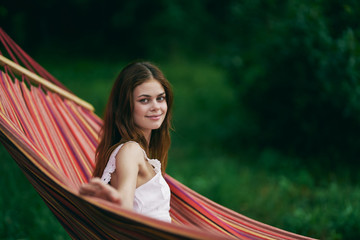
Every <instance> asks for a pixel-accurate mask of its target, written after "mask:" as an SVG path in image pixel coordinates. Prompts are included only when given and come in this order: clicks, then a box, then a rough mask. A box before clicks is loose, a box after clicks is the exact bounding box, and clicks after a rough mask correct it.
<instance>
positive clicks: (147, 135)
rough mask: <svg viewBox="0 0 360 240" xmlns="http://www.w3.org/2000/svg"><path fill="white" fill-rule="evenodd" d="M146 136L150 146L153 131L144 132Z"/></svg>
mask: <svg viewBox="0 0 360 240" xmlns="http://www.w3.org/2000/svg"><path fill="white" fill-rule="evenodd" d="M144 137H145V139H146V142H147V145H148V146H149V144H150V139H151V131H149V132H144Z"/></svg>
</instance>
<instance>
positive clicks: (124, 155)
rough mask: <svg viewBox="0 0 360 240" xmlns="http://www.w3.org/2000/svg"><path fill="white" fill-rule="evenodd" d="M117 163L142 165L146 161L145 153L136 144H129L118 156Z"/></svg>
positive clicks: (126, 144)
mask: <svg viewBox="0 0 360 240" xmlns="http://www.w3.org/2000/svg"><path fill="white" fill-rule="evenodd" d="M116 161H117V162H118V163H122V164H126V165H128V164H131V165H133V164H136V165H138V164H140V163H141V162H143V161H144V151H143V149H142V148H141V147H140V145H139V144H137V143H136V142H127V143H124V145H123V146H122V147H121V148H120V150H119V152H118V153H117V154H116Z"/></svg>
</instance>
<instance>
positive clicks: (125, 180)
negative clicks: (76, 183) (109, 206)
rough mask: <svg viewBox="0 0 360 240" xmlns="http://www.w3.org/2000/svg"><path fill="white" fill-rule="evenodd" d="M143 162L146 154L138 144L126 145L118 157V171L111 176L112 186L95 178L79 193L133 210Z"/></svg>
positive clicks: (83, 186) (130, 143)
mask: <svg viewBox="0 0 360 240" xmlns="http://www.w3.org/2000/svg"><path fill="white" fill-rule="evenodd" d="M143 160H144V153H143V151H142V149H141V148H140V146H139V145H138V144H137V143H132V142H129V143H126V144H124V145H123V146H122V147H121V149H120V150H119V152H118V153H117V155H116V170H115V172H114V173H113V174H112V176H111V186H110V185H108V184H104V183H103V182H102V181H101V180H100V179H99V178H94V179H91V180H90V182H89V183H87V184H84V185H82V186H81V187H80V190H79V193H80V194H81V195H88V196H94V197H99V198H102V199H105V200H108V201H111V202H114V203H119V204H121V206H122V207H124V208H126V209H131V210H132V209H133V202H134V195H135V189H136V186H137V181H138V175H139V165H140V163H141V161H143Z"/></svg>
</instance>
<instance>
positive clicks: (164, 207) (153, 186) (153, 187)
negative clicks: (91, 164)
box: [101, 144, 171, 222]
mask: <svg viewBox="0 0 360 240" xmlns="http://www.w3.org/2000/svg"><path fill="white" fill-rule="evenodd" d="M123 145H124V144H120V145H119V146H118V147H117V148H115V150H114V151H113V152H112V153H111V155H110V158H109V161H108V163H107V165H106V167H105V170H104V173H103V175H102V177H101V180H102V181H103V182H104V183H106V184H108V183H109V182H110V180H111V174H112V173H113V172H114V171H115V168H116V154H117V153H118V152H119V150H120V148H121V147H122V146H123ZM142 150H143V149H142ZM143 152H144V155H145V158H146V160H147V161H148V162H149V163H150V164H151V165H152V166H153V168H154V171H155V173H156V175H155V176H154V177H153V178H152V179H150V180H149V181H147V182H146V183H144V184H143V185H141V186H139V187H138V188H136V189H135V197H134V211H135V212H138V213H140V214H143V215H146V216H148V217H152V218H156V219H159V220H162V221H166V222H171V217H170V214H169V211H170V188H169V185H168V184H167V183H166V181H165V179H164V177H163V176H162V174H161V163H160V161H159V160H157V159H149V158H148V157H147V155H146V152H145V151H144V150H143Z"/></svg>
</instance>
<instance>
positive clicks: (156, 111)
mask: <svg viewBox="0 0 360 240" xmlns="http://www.w3.org/2000/svg"><path fill="white" fill-rule="evenodd" d="M133 96H134V100H133V101H134V112H133V117H134V122H135V124H136V126H137V127H139V128H140V129H141V130H142V131H143V133H144V135H145V137H150V134H151V130H153V129H158V128H160V126H161V124H162V123H163V121H164V119H165V116H166V112H167V103H166V94H165V90H164V88H163V86H162V85H161V84H160V82H158V81H157V80H155V79H154V78H151V79H149V80H147V81H146V82H144V83H142V84H140V85H139V86H137V87H135V89H134V92H133Z"/></svg>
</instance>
